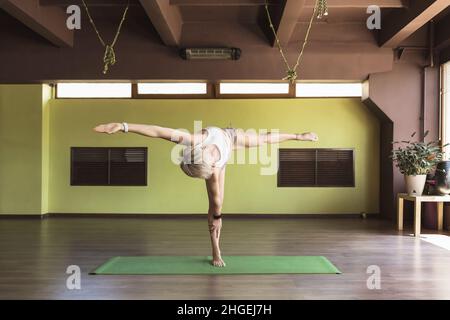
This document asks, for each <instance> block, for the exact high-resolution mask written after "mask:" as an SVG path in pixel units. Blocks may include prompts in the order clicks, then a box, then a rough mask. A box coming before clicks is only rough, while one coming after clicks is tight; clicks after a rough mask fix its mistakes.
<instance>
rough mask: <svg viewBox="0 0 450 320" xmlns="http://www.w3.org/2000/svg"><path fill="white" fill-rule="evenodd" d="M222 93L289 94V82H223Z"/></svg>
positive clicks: (221, 84)
mask: <svg viewBox="0 0 450 320" xmlns="http://www.w3.org/2000/svg"><path fill="white" fill-rule="evenodd" d="M219 92H220V94H289V83H265V82H253V83H251V82H222V83H220V87H219Z"/></svg>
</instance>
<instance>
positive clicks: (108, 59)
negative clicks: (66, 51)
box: [81, 0, 130, 74]
mask: <svg viewBox="0 0 450 320" xmlns="http://www.w3.org/2000/svg"><path fill="white" fill-rule="evenodd" d="M81 1H82V2H83V6H84V8H85V9H86V14H87V16H88V18H89V22H90V23H91V25H92V27H93V28H94V30H95V33H96V34H97V38H98V39H99V40H100V43H101V44H102V46H103V47H104V48H105V55H104V56H103V63H104V68H103V74H106V73H108V70H109V67H110V66H113V65H114V64H115V63H116V53H115V52H114V46H115V45H116V42H117V39H118V38H119V34H120V31H121V29H122V25H123V23H124V22H125V19H126V17H127V13H128V9H129V7H130V1H129V0H128V2H127V6H126V8H125V11H124V12H123V15H122V20H121V21H120V24H119V27H118V28H117V32H116V36H115V37H114V40H113V41H112V42H111V44H106V42H105V41H104V40H103V38H102V36H101V35H100V32H99V31H98V29H97V26H96V25H95V23H94V20H93V19H92V16H91V14H90V12H89V8H88V6H87V4H86V2H85V1H84V0H81Z"/></svg>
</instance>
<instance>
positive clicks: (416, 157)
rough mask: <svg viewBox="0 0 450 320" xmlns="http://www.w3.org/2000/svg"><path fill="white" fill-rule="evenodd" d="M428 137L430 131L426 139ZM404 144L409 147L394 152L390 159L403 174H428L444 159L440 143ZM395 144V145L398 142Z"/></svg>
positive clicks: (426, 133) (408, 142)
mask: <svg viewBox="0 0 450 320" xmlns="http://www.w3.org/2000/svg"><path fill="white" fill-rule="evenodd" d="M415 134H416V133H415V132H414V133H413V134H412V135H411V137H414V136H415ZM427 135H428V131H426V132H425V134H424V137H425V136H427ZM402 142H403V143H405V144H407V146H405V147H404V148H402V147H399V148H397V149H395V150H393V151H392V154H391V156H390V158H391V159H392V160H393V162H394V163H395V166H396V167H397V168H399V170H400V172H401V173H403V174H406V175H419V174H428V173H430V172H431V171H432V170H433V168H434V167H435V166H436V165H437V164H438V163H439V162H440V161H442V160H443V158H444V153H443V152H442V148H441V147H440V145H439V143H440V141H431V142H428V143H424V142H411V141H402ZM393 143H394V144H395V143H398V142H393Z"/></svg>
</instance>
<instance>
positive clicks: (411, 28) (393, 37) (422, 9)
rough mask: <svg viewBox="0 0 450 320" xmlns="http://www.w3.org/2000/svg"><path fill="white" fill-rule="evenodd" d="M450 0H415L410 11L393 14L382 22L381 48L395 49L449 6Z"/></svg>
mask: <svg viewBox="0 0 450 320" xmlns="http://www.w3.org/2000/svg"><path fill="white" fill-rule="evenodd" d="M449 4H450V3H449V0H414V1H411V3H410V6H409V9H408V10H399V11H397V12H392V13H391V14H390V15H388V16H387V17H386V18H384V19H383V20H382V22H381V23H382V28H381V30H380V33H379V41H378V42H379V45H380V46H381V47H387V48H395V47H398V46H399V45H400V43H401V42H402V41H403V40H405V39H406V38H408V37H409V36H410V35H412V34H413V33H414V32H416V31H417V30H418V29H420V28H421V27H422V26H424V25H425V24H426V23H427V22H429V21H430V20H431V19H433V18H434V17H435V16H437V15H438V14H439V13H441V12H442V11H443V10H444V9H446V8H447V7H448V6H449Z"/></svg>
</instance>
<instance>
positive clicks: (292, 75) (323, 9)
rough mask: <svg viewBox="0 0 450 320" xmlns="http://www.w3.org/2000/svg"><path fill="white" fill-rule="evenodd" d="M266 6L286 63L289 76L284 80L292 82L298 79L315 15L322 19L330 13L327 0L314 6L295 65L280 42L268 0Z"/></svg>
mask: <svg viewBox="0 0 450 320" xmlns="http://www.w3.org/2000/svg"><path fill="white" fill-rule="evenodd" d="M265 8H266V13H267V19H268V20H269V26H270V29H271V30H272V32H273V34H274V36H275V43H276V44H277V47H278V50H279V51H280V54H281V57H282V58H283V61H284V64H285V65H286V69H287V71H286V73H287V76H286V77H284V78H283V80H289V81H290V82H291V83H294V82H295V80H296V79H297V68H298V67H299V65H300V62H301V61H302V58H303V53H304V51H305V48H306V45H307V43H308V39H309V34H310V33H311V28H312V24H313V21H314V17H315V16H316V14H317V18H318V19H322V18H323V17H324V16H327V15H328V4H327V0H316V4H315V6H314V10H313V13H312V15H311V19H310V21H309V25H308V29H307V31H306V35H305V40H304V41H303V45H302V48H301V50H300V54H299V55H298V58H297V62H296V64H295V65H294V66H293V67H291V65H290V64H289V62H288V60H287V58H286V55H285V54H284V51H283V47H282V46H281V43H280V39H279V38H278V35H277V32H276V31H275V27H274V25H273V23H272V18H271V17H270V12H269V2H268V0H266V3H265Z"/></svg>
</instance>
